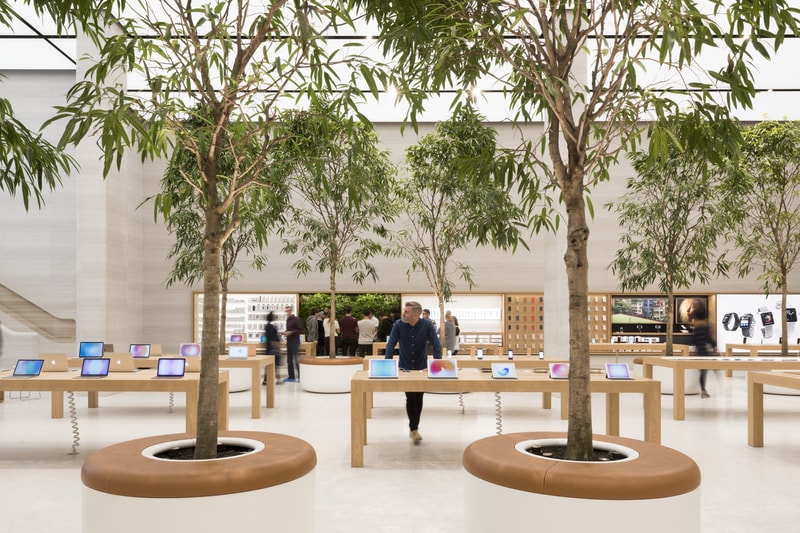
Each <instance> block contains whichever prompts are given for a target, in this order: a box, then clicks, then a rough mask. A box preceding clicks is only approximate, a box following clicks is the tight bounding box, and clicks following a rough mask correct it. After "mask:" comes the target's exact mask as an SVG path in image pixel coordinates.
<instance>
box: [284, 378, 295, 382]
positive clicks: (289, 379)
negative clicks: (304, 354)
mask: <svg viewBox="0 0 800 533" xmlns="http://www.w3.org/2000/svg"><path fill="white" fill-rule="evenodd" d="M296 381H297V380H296V379H294V378H286V379H284V380H283V382H284V383H295V382H296Z"/></svg>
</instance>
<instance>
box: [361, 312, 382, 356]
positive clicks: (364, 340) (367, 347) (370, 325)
mask: <svg viewBox="0 0 800 533" xmlns="http://www.w3.org/2000/svg"><path fill="white" fill-rule="evenodd" d="M370 315H372V311H370V310H369V309H365V310H364V318H362V319H361V320H359V321H358V356H359V357H366V356H368V355H372V343H373V342H375V335H376V334H377V332H378V328H377V326H376V324H375V322H374V321H373V320H372V317H371V316H370Z"/></svg>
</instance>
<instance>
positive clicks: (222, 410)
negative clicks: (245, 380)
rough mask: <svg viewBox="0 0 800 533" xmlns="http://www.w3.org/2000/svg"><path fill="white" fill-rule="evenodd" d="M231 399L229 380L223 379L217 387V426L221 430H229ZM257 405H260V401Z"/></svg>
mask: <svg viewBox="0 0 800 533" xmlns="http://www.w3.org/2000/svg"><path fill="white" fill-rule="evenodd" d="M259 374H260V372H259ZM260 388H261V387H260V386H259V389H260ZM229 401H230V395H229V394H228V382H227V381H223V382H222V383H220V384H219V387H218V388H217V427H218V428H219V429H220V430H221V431H227V429H228V402H229ZM259 403H260V402H259ZM255 405H258V403H257V404H255Z"/></svg>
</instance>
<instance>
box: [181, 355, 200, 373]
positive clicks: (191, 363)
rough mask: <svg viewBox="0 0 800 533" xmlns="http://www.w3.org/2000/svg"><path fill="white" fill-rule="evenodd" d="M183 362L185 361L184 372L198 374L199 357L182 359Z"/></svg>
mask: <svg viewBox="0 0 800 533" xmlns="http://www.w3.org/2000/svg"><path fill="white" fill-rule="evenodd" d="M183 359H184V361H186V371H187V372H200V363H201V361H200V358H199V357H184V358H183Z"/></svg>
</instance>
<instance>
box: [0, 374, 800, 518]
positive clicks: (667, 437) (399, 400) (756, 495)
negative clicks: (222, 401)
mask: <svg viewBox="0 0 800 533" xmlns="http://www.w3.org/2000/svg"><path fill="white" fill-rule="evenodd" d="M709 391H710V392H711V394H712V397H711V398H708V399H701V398H700V397H699V396H690V397H687V400H686V420H685V421H681V422H676V421H673V420H672V403H671V400H672V397H671V396H662V420H663V422H662V434H663V444H665V445H667V446H670V447H673V448H676V449H678V450H680V451H682V452H684V453H686V454H688V455H689V456H690V457H692V458H693V459H694V460H695V461H696V462H697V463H698V465H699V466H700V469H701V472H702V476H703V481H702V502H703V511H702V528H703V531H704V532H706V533H716V532H719V533H737V532H742V533H744V532H754V533H755V532H758V533H762V532H770V533H783V532H786V533H789V532H796V531H800V511H799V510H798V509H800V503H798V502H799V501H800V396H779V395H768V396H767V397H766V399H765V410H766V423H765V428H766V430H765V447H764V448H761V449H755V448H750V447H748V446H747V401H746V382H745V374H744V373H743V372H739V373H736V375H735V376H734V377H733V378H726V377H724V374H722V373H717V374H714V373H712V374H711V376H710V378H709ZM183 401H184V400H183V395H180V394H176V395H175V407H174V409H173V411H172V412H169V409H168V404H169V395H168V394H155V393H154V394H150V393H148V394H144V393H138V394H137V393H118V394H103V395H101V399H100V408H99V409H92V410H89V409H88V408H87V407H86V397H85V395H76V405H77V418H78V428H79V437H80V441H79V445H78V447H77V449H78V452H79V453H78V454H77V455H69V453H70V452H71V450H72V444H73V430H72V427H71V425H70V420H69V418H65V419H62V420H53V419H50V416H49V414H50V400H49V394H48V393H43V394H42V395H41V396H39V395H38V394H37V393H33V395H32V396H25V395H23V397H22V398H20V397H19V394H18V393H7V394H6V400H5V401H4V402H2V403H0V428H2V429H0V516H1V517H2V518H0V529H2V531H7V532H26V533H27V532H34V533H46V532H53V533H76V532H79V531H80V530H81V524H80V514H81V505H80V492H81V482H80V467H81V463H82V462H83V460H84V459H85V458H86V457H87V456H88V455H89V454H90V453H92V451H94V450H97V449H99V448H102V447H104V446H107V445H109V444H112V443H114V442H118V441H121V440H126V439H131V438H137V437H144V436H148V435H154V434H158V433H174V432H180V431H183V428H184V410H183ZM249 401H250V393H249V392H239V393H233V394H231V408H230V416H231V429H255V430H264V431H273V432H278V433H285V434H289V435H294V436H296V437H299V438H302V439H304V440H306V441H307V442H309V443H311V444H312V445H313V446H314V448H315V450H316V452H317V458H318V465H317V469H316V495H315V496H316V502H315V505H314V508H313V512H314V513H315V523H316V531H318V532H321V533H327V532H349V533H352V532H373V531H380V532H395V531H397V532H404V533H408V532H459V531H463V530H464V518H463V504H462V500H463V499H462V480H463V476H464V475H465V474H464V471H463V469H462V468H461V454H462V452H463V450H464V448H465V446H467V445H468V444H469V443H470V442H472V441H474V440H476V439H479V438H481V437H485V436H489V435H493V434H495V433H496V431H497V422H496V420H495V415H494V413H495V409H494V407H495V397H494V395H493V394H489V393H472V394H466V395H464V396H463V402H464V405H465V410H464V413H463V414H462V413H461V409H460V407H459V398H458V396H457V395H437V394H426V395H425V410H424V412H423V416H422V424H421V426H420V432H421V433H422V435H423V438H424V439H423V441H422V443H421V444H420V445H419V446H414V445H413V444H412V442H411V441H410V439H409V438H408V430H407V426H406V423H407V422H406V418H405V411H404V408H403V402H404V398H403V395H402V394H395V393H391V394H389V393H387V394H378V395H376V396H375V410H374V417H373V419H372V420H371V421H370V422H369V436H370V444H369V445H368V446H367V447H366V448H365V453H364V460H365V467H364V468H351V467H350V398H349V395H348V394H333V395H320V394H312V393H308V392H305V391H303V390H302V388H301V386H300V384H296V383H291V384H282V385H280V386H278V387H277V388H276V407H275V409H264V410H263V418H261V419H260V420H252V419H251V418H250V404H249ZM558 401H559V400H558V398H557V397H556V398H554V400H553V406H554V409H552V410H550V411H544V410H542V409H540V408H538V406H539V405H540V403H539V402H540V398H539V396H538V395H534V394H504V395H503V396H502V405H503V419H502V431H503V432H504V433H510V432H517V431H532V430H564V429H565V428H566V422H564V421H562V420H560V419H559V416H558V412H559V410H558ZM594 402H595V403H594V413H595V415H594V424H595V431H598V430H602V428H604V425H605V420H604V406H603V396H602V395H595V396H594ZM621 404H622V407H621V411H622V421H621V432H622V435H623V436H627V437H633V438H641V437H642V436H643V424H642V410H641V397H640V396H638V395H623V396H622V400H621ZM531 406H534V407H531ZM367 503H369V504H368V505H367ZM263 518H264V525H265V529H264V530H265V531H268V530H269V522H270V517H269V516H264V517H263ZM643 530H646V528H645V529H643Z"/></svg>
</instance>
